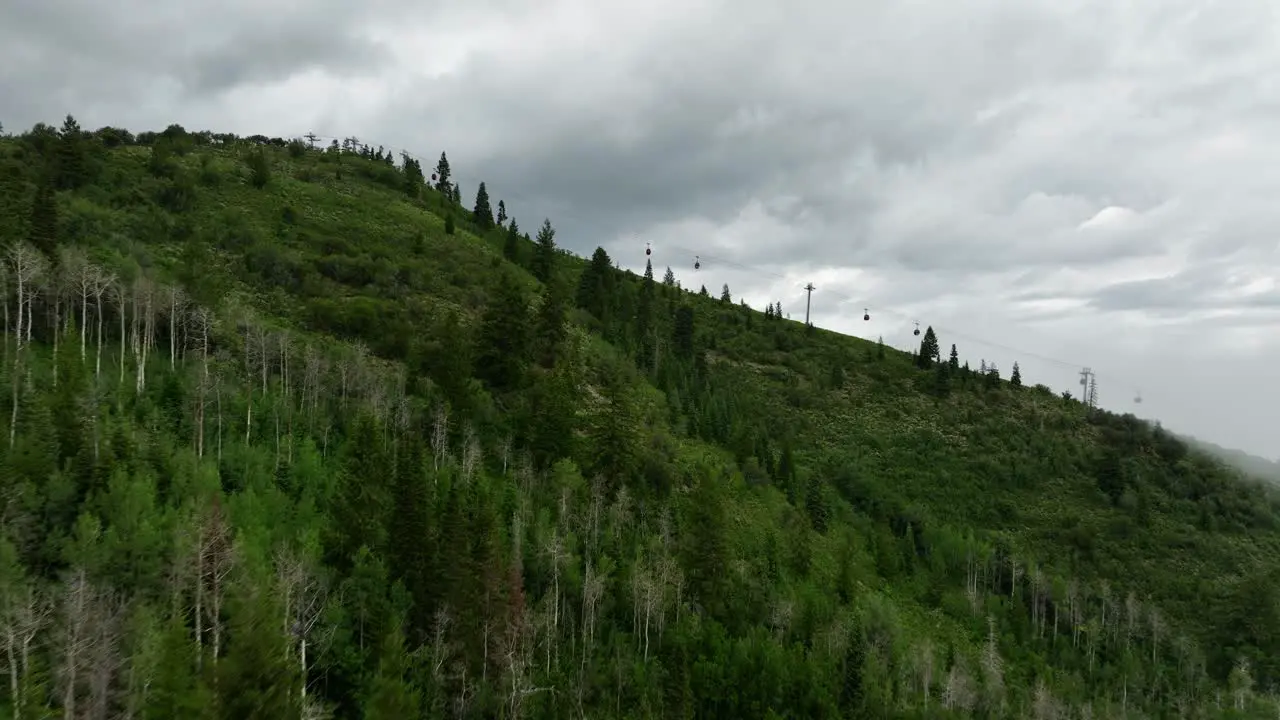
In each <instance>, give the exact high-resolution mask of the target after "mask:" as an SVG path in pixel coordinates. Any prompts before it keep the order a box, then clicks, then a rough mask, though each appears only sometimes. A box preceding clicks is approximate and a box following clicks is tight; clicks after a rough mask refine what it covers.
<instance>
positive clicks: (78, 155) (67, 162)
mask: <svg viewBox="0 0 1280 720" xmlns="http://www.w3.org/2000/svg"><path fill="white" fill-rule="evenodd" d="M85 156H86V152H85V133H84V131H83V130H81V129H80V124H79V123H77V122H76V119H75V118H73V117H71V116H70V115H67V117H66V119H65V120H64V121H63V123H62V132H61V133H59V142H58V157H57V185H58V188H59V189H61V190H75V189H77V188H79V187H81V186H83V185H84V184H85V182H86V181H87V180H88V179H89V172H88V167H87V166H86V157H85Z"/></svg>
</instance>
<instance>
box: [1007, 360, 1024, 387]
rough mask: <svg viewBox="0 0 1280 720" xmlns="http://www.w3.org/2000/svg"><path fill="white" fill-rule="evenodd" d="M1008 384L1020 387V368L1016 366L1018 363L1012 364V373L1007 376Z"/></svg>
mask: <svg viewBox="0 0 1280 720" xmlns="http://www.w3.org/2000/svg"><path fill="white" fill-rule="evenodd" d="M1009 384H1010V385H1012V386H1014V387H1015V388H1020V387H1022V370H1020V369H1019V368H1018V363H1016V362H1015V363H1014V364H1013V374H1012V375H1010V376H1009Z"/></svg>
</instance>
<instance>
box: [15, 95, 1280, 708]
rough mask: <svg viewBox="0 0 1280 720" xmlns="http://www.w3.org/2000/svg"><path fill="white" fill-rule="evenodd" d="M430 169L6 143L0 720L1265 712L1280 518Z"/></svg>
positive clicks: (1120, 420) (997, 387)
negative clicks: (625, 263)
mask: <svg viewBox="0 0 1280 720" xmlns="http://www.w3.org/2000/svg"><path fill="white" fill-rule="evenodd" d="M447 170H448V167H447V160H446V159H445V156H444V155H443V154H442V155H441V157H440V166H439V167H438V168H436V169H435V174H436V177H435V179H434V181H433V180H432V178H431V171H429V170H428V171H424V169H423V168H422V167H421V165H420V164H419V163H418V162H417V161H416V160H414V159H413V158H409V157H401V158H394V157H391V155H390V154H389V153H386V152H384V151H383V150H382V149H380V148H375V149H370V148H366V147H359V146H355V145H354V144H353V143H347V144H346V146H345V147H344V146H340V145H338V144H334V145H333V146H331V147H329V148H312V147H309V146H308V144H307V143H305V142H302V141H291V142H286V141H283V140H278V139H270V138H265V137H253V138H237V137H233V136H230V135H217V134H210V133H199V134H197V133H189V132H187V131H185V130H183V129H182V128H180V127H178V126H172V127H170V128H169V129H167V130H165V131H164V132H162V133H143V134H139V135H137V136H134V135H131V134H130V133H128V132H125V131H123V130H118V129H111V128H104V129H102V130H99V131H96V132H86V131H83V130H82V129H80V128H79V127H78V126H77V125H76V124H75V121H74V120H73V119H71V118H67V121H66V123H65V124H64V125H63V126H62V128H61V129H60V130H57V129H53V128H50V127H47V126H37V127H36V128H34V129H33V130H31V131H30V132H28V133H25V134H23V135H21V136H17V137H8V138H3V139H0V246H2V247H3V253H4V263H3V273H2V274H0V283H2V284H0V296H2V297H3V299H4V306H3V322H4V347H3V358H2V360H0V388H2V389H3V393H0V430H2V431H3V434H2V435H0V462H2V465H0V472H2V475H0V521H2V523H3V538H0V667H3V669H4V671H5V680H6V682H5V683H4V685H3V686H2V687H3V689H0V716H5V715H6V714H7V716H9V717H14V718H23V719H28V718H39V717H65V718H108V717H111V718H114V717H129V718H156V719H159V718H229V719H230V718H235V719H241V718H259V717H263V718H271V719H272V720H286V719H287V718H304V717H305V718H318V717H325V716H332V717H342V718H387V719H390V718H416V717H423V718H464V717H465V718H472V717H474V718H479V717H504V718H517V717H520V718H565V717H591V718H600V717H636V718H641V717H672V718H674V717H727V718H763V717H773V718H777V717H793V718H823V717H831V718H836V717H902V718H925V717H930V718H933V717H984V718H996V717H1006V718H1023V717H1035V718H1067V717H1071V718H1077V717H1127V718H1138V717H1260V716H1263V717H1271V716H1273V715H1274V714H1275V713H1276V712H1277V708H1278V707H1280V698H1277V696H1276V695H1275V694H1273V689H1274V688H1277V687H1278V685H1277V684H1278V683H1280V522H1278V519H1280V503H1277V500H1276V498H1275V497H1274V496H1273V495H1272V494H1270V491H1269V490H1268V489H1265V488H1263V487H1262V486H1260V485H1258V484H1256V483H1254V482H1251V481H1248V480H1246V479H1245V478H1243V477H1241V476H1239V475H1238V474H1237V473H1235V472H1234V471H1231V470H1228V469H1227V468H1226V467H1225V466H1224V465H1222V464H1221V463H1220V462H1219V461H1216V460H1213V459H1211V458H1210V457H1209V456H1207V455H1204V454H1201V453H1199V452H1195V451H1190V450H1189V449H1188V448H1187V446H1186V445H1185V444H1184V443H1183V442H1181V441H1180V440H1178V439H1177V438H1174V437H1173V436H1171V435H1170V434H1168V433H1166V432H1163V431H1161V430H1159V429H1153V428H1151V427H1149V426H1147V425H1145V424H1143V423H1141V422H1139V421H1138V420H1136V419H1135V418H1133V417H1132V416H1124V417H1120V416H1116V415H1113V414H1110V413H1106V412H1101V411H1091V410H1089V409H1088V408H1086V407H1085V406H1083V405H1082V404H1081V403H1079V402H1078V401H1077V400H1074V399H1072V398H1070V397H1069V396H1060V395H1057V394H1054V393H1053V392H1051V391H1049V390H1048V388H1044V387H1037V386H1034V385H1033V383H1034V382H1035V379H1034V378H1027V379H1026V382H1027V384H1026V385H1024V384H1023V379H1022V378H1020V377H1019V376H1018V373H1017V371H1016V368H1015V369H1014V372H1013V373H1012V374H1011V377H1010V378H1009V379H1008V380H1006V379H1003V378H1001V376H1000V372H999V371H998V370H997V369H996V368H986V367H978V368H971V367H970V364H969V363H968V362H967V361H966V360H965V359H964V355H963V352H964V348H963V347H961V348H956V347H955V346H954V345H950V344H949V341H948V340H947V338H945V337H937V336H936V335H935V333H934V332H933V330H932V329H929V331H928V332H927V333H925V334H924V335H923V339H924V342H923V343H922V345H921V352H920V353H917V354H913V355H905V354H903V353H900V352H897V351H895V350H892V349H890V348H886V347H884V346H883V345H877V344H875V343H868V342H866V341H863V340H859V339H856V338H849V337H845V336H840V335H836V334H833V333H830V332H826V331H823V330H820V329H814V328H806V327H805V326H804V325H802V324H800V323H795V322H791V321H789V320H786V319H783V317H782V316H781V313H780V312H777V311H776V308H774V307H770V308H768V309H767V310H766V311H765V312H758V311H756V310H753V309H751V308H748V307H747V306H746V305H745V304H742V303H740V302H736V301H735V300H734V299H733V298H732V296H731V293H730V290H729V288H723V289H722V291H721V292H717V293H715V294H714V295H712V294H711V293H708V292H707V291H706V289H705V288H699V289H698V291H696V292H691V291H690V290H689V289H685V288H682V287H681V283H682V282H684V283H688V284H690V285H691V286H694V285H697V283H698V281H697V278H696V277H695V276H693V274H692V271H690V274H689V276H688V277H682V278H679V279H677V277H676V276H675V275H674V274H673V273H672V272H671V271H670V270H669V269H666V268H665V267H664V266H660V267H659V268H658V269H657V275H658V277H657V278H655V277H654V272H653V271H652V270H651V271H649V272H646V273H645V274H644V276H642V277H638V276H636V275H634V274H632V273H629V272H624V271H620V270H618V269H617V268H616V265H615V262H614V261H613V260H612V259H611V258H609V257H608V255H607V254H606V253H605V252H604V251H603V250H597V251H596V252H595V254H594V256H593V257H591V258H590V259H589V260H583V259H579V258H577V257H574V256H572V255H569V254H567V253H564V252H562V251H561V250H559V249H558V248H557V247H556V238H555V230H554V226H553V224H552V223H551V222H550V221H544V219H543V218H542V216H541V215H539V214H538V208H508V207H506V206H505V204H504V203H502V202H501V200H500V199H499V198H490V197H489V196H488V194H487V192H486V190H485V188H484V187H483V186H481V187H480V188H476V190H478V193H477V196H476V197H475V199H474V202H473V201H472V199H471V197H468V198H467V202H466V204H465V205H466V206H464V204H463V203H462V202H461V198H460V197H459V195H460V190H459V189H458V188H457V186H456V185H454V184H453V183H452V180H451V178H450V177H449V176H448V172H447ZM467 206H469V207H467ZM495 211H496V213H495ZM508 215H511V216H519V217H520V221H519V223H517V220H515V219H514V218H513V217H509V216H508ZM522 227H525V228H529V229H531V230H532V231H533V235H534V237H532V238H531V237H530V235H529V234H527V233H526V232H524V231H523V230H522V229H521V228H522ZM664 270H665V273H664V272H663V271H664ZM664 276H665V277H664Z"/></svg>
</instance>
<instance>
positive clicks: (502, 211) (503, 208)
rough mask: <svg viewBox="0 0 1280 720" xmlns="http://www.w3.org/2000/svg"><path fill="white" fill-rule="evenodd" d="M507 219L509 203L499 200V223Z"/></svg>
mask: <svg viewBox="0 0 1280 720" xmlns="http://www.w3.org/2000/svg"><path fill="white" fill-rule="evenodd" d="M506 221H507V204H506V203H505V202H503V201H501V200H499V201H498V224H499V225H501V224H503V223H505V222H506Z"/></svg>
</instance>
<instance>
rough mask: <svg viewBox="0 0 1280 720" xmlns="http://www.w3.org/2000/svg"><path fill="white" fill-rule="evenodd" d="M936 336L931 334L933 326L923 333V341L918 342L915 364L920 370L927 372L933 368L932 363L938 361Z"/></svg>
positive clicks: (938, 351)
mask: <svg viewBox="0 0 1280 720" xmlns="http://www.w3.org/2000/svg"><path fill="white" fill-rule="evenodd" d="M940 352H941V351H940V350H939V349H938V336H937V335H935V334H934V332H933V326H932V325H930V326H929V327H928V328H926V329H925V331H924V339H923V340H921V341H920V352H919V354H917V355H916V364H917V365H919V366H920V367H921V368H922V369H925V370H928V369H929V368H930V367H933V363H934V362H935V361H936V360H937V359H938V357H939V353H940Z"/></svg>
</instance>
